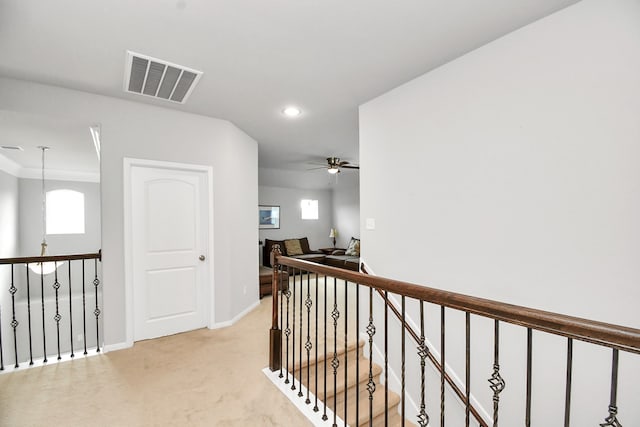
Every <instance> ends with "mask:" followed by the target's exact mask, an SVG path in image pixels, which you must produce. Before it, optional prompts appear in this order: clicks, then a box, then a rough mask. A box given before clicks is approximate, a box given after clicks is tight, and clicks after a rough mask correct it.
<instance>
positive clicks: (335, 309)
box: [331, 277, 346, 427]
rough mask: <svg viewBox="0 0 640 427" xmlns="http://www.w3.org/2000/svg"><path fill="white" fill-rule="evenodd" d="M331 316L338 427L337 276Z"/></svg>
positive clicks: (335, 405)
mask: <svg viewBox="0 0 640 427" xmlns="http://www.w3.org/2000/svg"><path fill="white" fill-rule="evenodd" d="M331 317H332V318H333V360H332V361H331V367H332V368H333V427H338V423H337V420H338V393H337V388H338V367H339V366H340V361H339V360H338V318H339V317H340V312H339V311H338V279H336V278H335V277H334V278H333V311H332V312H331ZM345 351H346V349H345ZM345 422H346V420H345Z"/></svg>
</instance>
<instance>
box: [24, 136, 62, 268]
mask: <svg viewBox="0 0 640 427" xmlns="http://www.w3.org/2000/svg"><path fill="white" fill-rule="evenodd" d="M38 148H39V149H40V150H42V187H41V188H42V243H40V256H47V255H48V254H47V193H46V192H45V188H44V153H45V151H47V150H48V149H49V147H45V146H38ZM62 264H64V261H58V262H38V263H32V264H29V268H30V269H31V271H33V272H34V273H36V274H43V275H45V274H51V273H53V272H54V271H56V269H57V268H58V267H60V266H61V265H62Z"/></svg>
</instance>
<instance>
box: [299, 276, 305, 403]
mask: <svg viewBox="0 0 640 427" xmlns="http://www.w3.org/2000/svg"><path fill="white" fill-rule="evenodd" d="M302 278H303V276H302V270H300V340H299V343H298V345H299V348H300V349H299V353H298V354H299V356H300V358H299V359H298V360H299V361H300V364H299V369H298V370H299V374H300V375H299V376H300V382H298V384H299V385H300V387H299V390H298V397H302V396H303V394H302V292H303V291H304V284H303V282H302Z"/></svg>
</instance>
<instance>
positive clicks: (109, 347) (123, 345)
mask: <svg viewBox="0 0 640 427" xmlns="http://www.w3.org/2000/svg"><path fill="white" fill-rule="evenodd" d="M130 347H133V343H128V342H126V341H123V342H118V343H115V344H105V346H104V348H103V351H104V353H109V352H110V351H118V350H124V349H125V348H130Z"/></svg>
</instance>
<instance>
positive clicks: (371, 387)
mask: <svg viewBox="0 0 640 427" xmlns="http://www.w3.org/2000/svg"><path fill="white" fill-rule="evenodd" d="M375 333H376V327H375V325H374V324H373V288H369V324H368V325H367V334H368V335H369V381H368V382H367V391H368V392H369V427H371V426H373V393H375V391H376V383H375V382H374V381H373V336H374V335H375Z"/></svg>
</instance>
